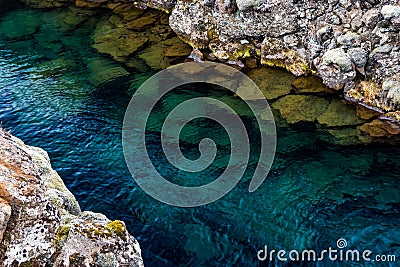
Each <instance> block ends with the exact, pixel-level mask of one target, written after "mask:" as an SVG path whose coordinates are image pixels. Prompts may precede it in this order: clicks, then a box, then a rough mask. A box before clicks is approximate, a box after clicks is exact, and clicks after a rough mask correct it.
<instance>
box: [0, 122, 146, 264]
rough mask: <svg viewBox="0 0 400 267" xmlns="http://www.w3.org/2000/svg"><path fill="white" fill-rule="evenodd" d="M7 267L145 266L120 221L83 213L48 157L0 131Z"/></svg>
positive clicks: (0, 221)
mask: <svg viewBox="0 0 400 267" xmlns="http://www.w3.org/2000/svg"><path fill="white" fill-rule="evenodd" d="M0 240H1V242H0V261H1V262H2V266H5V267H8V266H50V265H51V266H60V267H61V266H88V265H90V266H121V265H123V264H125V265H127V266H143V261H142V258H141V252H140V247H139V244H138V242H137V241H136V239H134V238H133V237H132V236H130V235H129V233H128V232H127V230H126V227H125V224H124V223H123V222H121V221H113V222H111V221H110V220H108V219H107V218H106V217H105V216H104V215H101V214H95V213H92V212H81V211H80V208H79V205H78V203H77V201H76V200H75V197H74V196H73V195H72V194H71V192H69V191H68V189H67V188H66V187H65V185H64V183H63V182H62V180H61V178H60V177H59V176H58V174H57V173H56V172H55V171H54V170H53V169H52V168H51V165H50V161H49V158H48V156H47V153H46V152H45V151H44V150H42V149H39V148H35V147H30V146H27V145H25V144H24V143H23V142H22V141H21V140H19V139H17V138H15V137H13V136H11V135H10V134H9V133H8V132H6V131H4V130H2V129H0Z"/></svg>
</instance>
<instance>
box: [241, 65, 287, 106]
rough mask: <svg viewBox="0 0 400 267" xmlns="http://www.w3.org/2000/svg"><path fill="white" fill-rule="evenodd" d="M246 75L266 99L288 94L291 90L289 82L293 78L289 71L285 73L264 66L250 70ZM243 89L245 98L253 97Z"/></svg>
mask: <svg viewBox="0 0 400 267" xmlns="http://www.w3.org/2000/svg"><path fill="white" fill-rule="evenodd" d="M247 75H248V76H249V77H250V78H251V79H252V80H253V81H254V82H255V83H256V84H257V86H258V87H259V88H260V90H261V92H262V93H263V94H264V96H265V97H266V98H267V99H268V100H270V99H276V98H279V97H281V96H284V95H287V94H289V93H290V91H291V90H292V87H291V83H292V81H293V80H294V79H295V77H294V76H293V75H291V74H290V73H286V74H285V73H282V72H280V71H279V70H275V69H272V68H266V67H263V68H258V69H254V70H251V71H249V72H248V73H247ZM239 90H241V87H239V89H238V91H239ZM244 90H245V92H243V94H244V95H247V99H253V98H252V93H251V92H248V89H247V88H244Z"/></svg>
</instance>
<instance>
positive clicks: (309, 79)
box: [292, 76, 329, 94]
mask: <svg viewBox="0 0 400 267" xmlns="http://www.w3.org/2000/svg"><path fill="white" fill-rule="evenodd" d="M292 86H293V87H294V88H295V89H296V91H297V92H298V93H315V94H317V93H327V92H329V88H328V87H327V86H326V85H325V84H323V83H322V79H321V78H318V77H315V76H301V77H298V78H297V79H295V80H294V81H293V82H292Z"/></svg>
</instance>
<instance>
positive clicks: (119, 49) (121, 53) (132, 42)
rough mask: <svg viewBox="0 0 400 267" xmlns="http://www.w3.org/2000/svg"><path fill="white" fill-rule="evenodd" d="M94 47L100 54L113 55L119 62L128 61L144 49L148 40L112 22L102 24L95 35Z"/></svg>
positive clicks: (98, 26)
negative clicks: (128, 58)
mask: <svg viewBox="0 0 400 267" xmlns="http://www.w3.org/2000/svg"><path fill="white" fill-rule="evenodd" d="M93 38H94V42H95V44H94V45H93V47H94V48H95V49H96V50H97V51H99V52H100V53H104V54H108V55H111V56H112V57H113V58H114V59H115V60H117V61H122V62H124V61H126V59H127V57H129V56H131V55H132V54H133V53H135V52H137V51H139V50H140V49H142V48H143V47H144V46H145V45H146V44H147V42H148V38H147V37H145V36H143V34H141V33H135V32H132V31H129V30H128V29H125V28H122V27H115V26H114V25H112V24H111V23H110V22H100V23H99V24H98V25H97V27H96V30H95V33H94V37H93Z"/></svg>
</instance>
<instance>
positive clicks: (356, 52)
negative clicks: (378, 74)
mask: <svg viewBox="0 0 400 267" xmlns="http://www.w3.org/2000/svg"><path fill="white" fill-rule="evenodd" d="M347 53H348V54H349V56H350V58H351V60H352V61H353V63H354V65H356V67H357V68H364V66H365V64H367V59H368V58H367V52H366V51H365V50H364V49H363V48H351V49H349V50H348V51H347Z"/></svg>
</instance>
